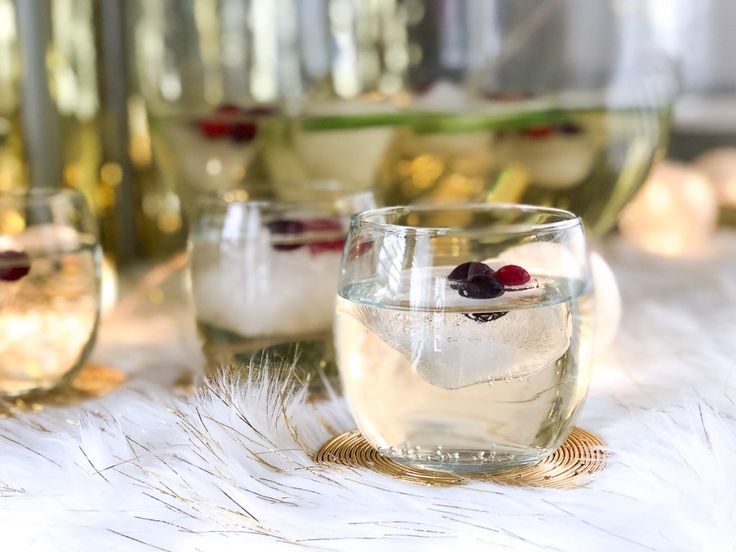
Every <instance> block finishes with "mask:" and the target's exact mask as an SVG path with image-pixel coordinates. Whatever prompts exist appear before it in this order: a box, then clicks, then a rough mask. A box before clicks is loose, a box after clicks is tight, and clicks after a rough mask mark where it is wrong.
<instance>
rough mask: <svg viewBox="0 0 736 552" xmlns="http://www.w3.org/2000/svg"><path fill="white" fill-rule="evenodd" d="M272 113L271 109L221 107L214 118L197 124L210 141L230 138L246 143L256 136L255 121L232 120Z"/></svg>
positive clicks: (208, 118)
mask: <svg viewBox="0 0 736 552" xmlns="http://www.w3.org/2000/svg"><path fill="white" fill-rule="evenodd" d="M273 112H274V110H273V108H271V107H263V106H261V107H252V108H249V109H242V108H240V107H238V106H237V105H234V104H225V105H221V106H220V107H218V108H217V110H216V111H215V114H214V116H212V117H206V118H204V119H200V120H199V121H198V122H197V125H198V126H199V131H200V132H201V133H202V134H203V135H204V136H206V137H207V138H211V139H218V138H230V139H231V140H233V141H234V142H238V143H247V142H250V141H251V140H253V138H255V137H256V134H258V124H257V123H256V122H255V121H252V120H251V121H242V120H236V121H232V120H231V119H234V118H242V117H245V116H253V117H260V116H264V115H270V114H272V113H273Z"/></svg>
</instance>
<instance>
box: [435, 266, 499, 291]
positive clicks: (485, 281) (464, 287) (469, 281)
mask: <svg viewBox="0 0 736 552" xmlns="http://www.w3.org/2000/svg"><path fill="white" fill-rule="evenodd" d="M447 279H448V280H450V287H452V289H455V290H457V292H458V293H459V294H460V295H461V296H462V297H468V298H470V299H491V298H493V297H498V296H499V295H503V292H504V289H503V285H501V283H500V282H499V281H498V280H497V279H496V276H495V275H494V273H493V269H492V268H491V267H490V266H488V265H486V264H484V263H479V262H475V261H471V262H467V263H462V264H460V265H458V266H456V267H455V268H454V269H453V270H452V272H450V274H449V275H448V276H447Z"/></svg>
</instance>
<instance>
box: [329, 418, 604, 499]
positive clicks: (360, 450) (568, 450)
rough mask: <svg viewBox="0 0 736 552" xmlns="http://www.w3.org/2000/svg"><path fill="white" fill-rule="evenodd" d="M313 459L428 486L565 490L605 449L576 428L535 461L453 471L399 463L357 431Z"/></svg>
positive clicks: (582, 479)
mask: <svg viewBox="0 0 736 552" xmlns="http://www.w3.org/2000/svg"><path fill="white" fill-rule="evenodd" d="M315 461H316V462H318V463H321V464H341V465H343V466H354V467H364V468H370V469H372V470H374V471H377V472H379V473H383V474H386V475H390V476H392V477H397V478H399V479H404V480H406V481H413V482H415V483H425V484H428V485H442V486H447V485H460V484H463V483H467V482H468V481H471V480H473V481H478V480H481V481H490V482H493V483H501V484H505V485H520V486H526V487H549V488H553V489H565V488H572V487H580V486H582V485H584V484H585V483H586V482H587V481H588V480H590V479H591V478H592V477H593V476H594V475H595V474H596V473H598V472H600V471H601V470H603V468H605V467H606V452H605V444H604V443H603V441H601V440H600V439H599V438H598V437H596V436H595V435H593V434H592V433H589V432H587V431H585V430H584V429H580V428H579V427H576V428H574V429H573V430H572V432H571V433H570V435H569V437H568V438H567V440H566V441H565V442H564V443H563V444H562V446H561V447H560V448H558V449H557V450H556V451H555V452H554V453H553V454H551V455H549V456H547V457H546V458H544V459H543V460H542V461H540V462H538V463H537V464H533V465H530V466H522V467H519V468H514V469H510V470H506V471H503V472H497V473H493V474H475V473H463V474H456V473H450V472H443V471H435V470H428V469H423V468H416V467H412V466H406V465H404V464H400V463H398V462H396V461H394V460H391V459H390V458H388V457H387V456H384V455H383V454H381V453H379V452H378V451H377V450H376V449H374V448H373V447H372V446H371V445H370V444H368V441H366V440H365V439H364V438H363V436H362V435H361V434H360V433H359V432H358V431H350V432H348V433H343V434H342V435H338V436H337V437H334V438H332V439H330V440H329V441H327V442H326V443H325V444H324V445H322V448H321V449H320V450H319V451H318V452H317V455H316V456H315Z"/></svg>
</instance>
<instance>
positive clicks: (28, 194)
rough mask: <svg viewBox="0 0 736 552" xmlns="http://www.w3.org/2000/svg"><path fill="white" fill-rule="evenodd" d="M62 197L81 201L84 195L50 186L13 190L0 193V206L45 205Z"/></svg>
mask: <svg viewBox="0 0 736 552" xmlns="http://www.w3.org/2000/svg"><path fill="white" fill-rule="evenodd" d="M64 197H66V198H69V199H70V200H72V201H73V200H75V199H77V200H79V199H83V198H84V194H82V192H81V191H79V190H76V189H74V188H54V187H51V186H39V187H32V188H26V189H22V188H21V189H13V190H7V191H3V192H0V205H2V204H8V203H15V204H18V203H26V204H33V203H46V202H49V201H52V200H54V199H56V198H64Z"/></svg>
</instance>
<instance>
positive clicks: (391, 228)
mask: <svg viewBox="0 0 736 552" xmlns="http://www.w3.org/2000/svg"><path fill="white" fill-rule="evenodd" d="M442 211H467V212H473V211H475V212H490V211H505V212H512V211H518V212H522V213H529V214H534V213H540V214H549V215H553V216H556V217H558V220H553V221H550V222H542V223H537V224H524V223H515V224H504V223H499V224H489V225H487V226H482V227H474V228H462V227H457V226H409V225H404V224H395V223H392V222H381V221H379V220H376V219H377V218H379V217H384V216H385V215H388V214H394V213H397V214H398V213H406V214H410V213H412V212H414V213H420V212H421V213H432V212H442ZM356 226H357V227H363V228H368V229H370V230H375V231H379V232H383V233H391V234H402V235H407V234H410V235H417V236H422V235H423V236H446V235H469V236H472V235H479V234H482V235H501V234H513V235H518V234H536V233H547V232H557V231H562V230H567V229H570V228H577V227H580V228H582V219H581V218H580V217H579V216H578V215H576V214H575V213H573V212H572V211H567V210H565V209H558V208H556V207H541V206H538V205H529V204H525V203H500V202H499V203H494V202H488V203H446V204H431V205H397V206H393V207H380V208H377V209H367V210H365V211H361V212H360V213H356V214H354V215H353V216H352V218H351V227H356Z"/></svg>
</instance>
